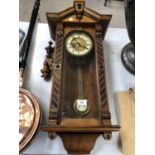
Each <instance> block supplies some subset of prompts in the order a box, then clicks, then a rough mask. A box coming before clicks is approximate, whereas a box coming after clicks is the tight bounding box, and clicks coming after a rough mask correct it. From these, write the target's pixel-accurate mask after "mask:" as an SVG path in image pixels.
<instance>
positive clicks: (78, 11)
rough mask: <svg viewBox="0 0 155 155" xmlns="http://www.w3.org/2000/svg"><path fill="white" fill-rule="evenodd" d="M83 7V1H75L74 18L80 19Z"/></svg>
mask: <svg viewBox="0 0 155 155" xmlns="http://www.w3.org/2000/svg"><path fill="white" fill-rule="evenodd" d="M84 6H85V1H84V0H75V1H74V7H75V10H76V18H77V19H79V20H80V19H82V16H83V10H84Z"/></svg>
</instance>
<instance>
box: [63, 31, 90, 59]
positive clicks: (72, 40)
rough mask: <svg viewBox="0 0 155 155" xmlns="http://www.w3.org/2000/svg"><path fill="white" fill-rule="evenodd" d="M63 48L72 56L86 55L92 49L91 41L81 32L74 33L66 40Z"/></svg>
mask: <svg viewBox="0 0 155 155" xmlns="http://www.w3.org/2000/svg"><path fill="white" fill-rule="evenodd" d="M65 46H66V49H67V51H68V52H69V53H70V54H72V55H74V56H84V55H87V54H88V53H89V52H90V51H91V49H92V47H93V43H92V39H91V38H90V36H89V35H87V34H85V33H82V32H75V33H72V34H70V35H69V36H68V37H67V38H66V42H65Z"/></svg>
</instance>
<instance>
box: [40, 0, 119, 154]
mask: <svg viewBox="0 0 155 155" xmlns="http://www.w3.org/2000/svg"><path fill="white" fill-rule="evenodd" d="M46 15H47V20H48V25H49V29H50V34H51V37H52V39H53V40H55V42H56V45H55V48H54V54H52V55H51V56H50V57H47V58H46V59H45V62H44V68H43V71H45V70H46V69H47V68H48V72H46V76H49V75H52V80H53V85H52V91H51V103H50V107H49V118H48V124H47V126H45V127H42V130H43V131H47V132H48V133H49V138H52V139H53V138H55V135H56V134H59V136H60V137H61V139H62V141H63V144H64V147H65V148H66V150H67V151H68V153H73V154H78V153H90V151H91V150H92V148H93V146H94V144H95V141H96V138H97V137H98V136H99V135H100V134H103V137H104V138H105V139H110V138H111V135H112V132H113V131H118V130H119V126H118V125H112V123H111V114H110V110H109V105H108V96H107V86H106V75H105V66H104V53H103V39H104V36H105V34H106V31H107V28H108V25H109V22H110V20H111V15H101V14H98V13H97V12H95V11H93V10H91V9H89V8H86V7H85V1H84V0H75V1H74V6H73V7H71V8H68V9H66V10H64V11H62V12H59V13H47V14H46ZM75 32H76V33H77V32H79V33H84V34H86V35H88V36H89V37H90V38H91V40H92V48H91V51H90V52H89V53H88V54H86V55H82V56H74V55H72V54H70V53H69V52H68V51H67V49H66V45H65V43H66V38H68V36H69V35H71V34H73V33H75ZM79 68H80V69H81V70H82V77H83V80H82V81H83V97H84V98H85V99H87V101H88V105H89V107H90V108H88V111H87V113H85V115H80V114H78V113H77V112H76V110H75V109H74V102H75V100H76V99H77V98H78V96H79V94H78V87H79V85H78V83H79V82H78V76H79ZM48 74H49V75H48ZM46 76H43V77H44V78H45V79H46Z"/></svg>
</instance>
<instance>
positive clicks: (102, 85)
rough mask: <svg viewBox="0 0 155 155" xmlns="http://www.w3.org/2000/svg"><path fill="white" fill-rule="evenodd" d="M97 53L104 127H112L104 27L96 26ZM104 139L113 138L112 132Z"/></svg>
mask: <svg viewBox="0 0 155 155" xmlns="http://www.w3.org/2000/svg"><path fill="white" fill-rule="evenodd" d="M95 41H96V52H97V57H96V59H97V66H98V67H97V68H98V79H99V81H98V82H99V92H100V99H101V116H102V120H103V121H102V122H103V125H105V126H108V125H111V115H110V111H109V106H108V98H107V90H106V77H105V68H104V55H103V44H102V27H101V25H99V24H96V39H95ZM103 137H104V138H105V139H107V140H109V139H110V138H111V132H108V133H103Z"/></svg>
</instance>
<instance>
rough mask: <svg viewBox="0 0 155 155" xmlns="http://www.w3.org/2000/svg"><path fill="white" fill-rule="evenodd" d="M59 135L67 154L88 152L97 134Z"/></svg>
mask: <svg viewBox="0 0 155 155" xmlns="http://www.w3.org/2000/svg"><path fill="white" fill-rule="evenodd" d="M59 136H60V137H61V139H62V141H63V144H64V147H65V149H66V150H67V152H68V154H90V152H91V150H92V149H93V147H94V145H95V142H96V139H97V137H98V136H99V134H91V135H90V134H89V133H67V134H66V133H61V134H59Z"/></svg>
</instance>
